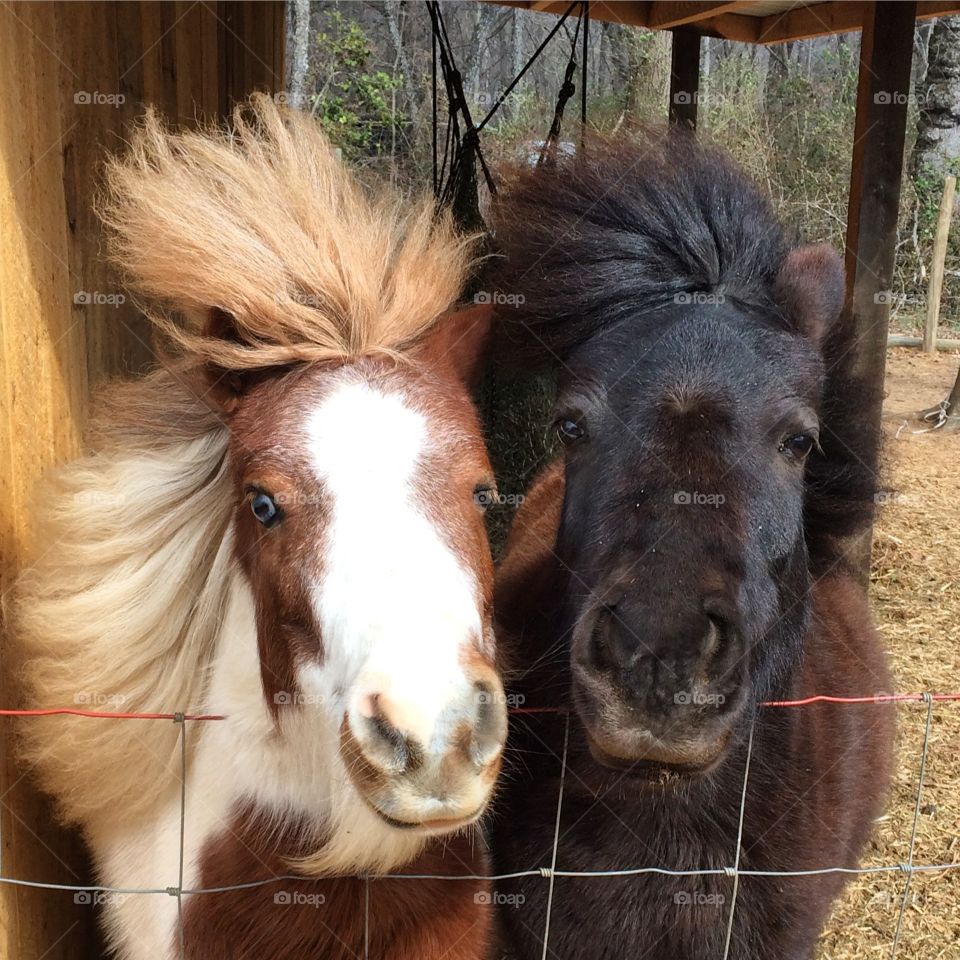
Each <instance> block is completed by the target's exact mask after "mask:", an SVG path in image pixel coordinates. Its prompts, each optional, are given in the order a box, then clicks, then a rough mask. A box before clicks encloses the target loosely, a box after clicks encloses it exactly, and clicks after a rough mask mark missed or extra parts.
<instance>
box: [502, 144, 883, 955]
mask: <svg viewBox="0 0 960 960" xmlns="http://www.w3.org/2000/svg"><path fill="white" fill-rule="evenodd" d="M500 209H501V218H500V222H499V224H498V239H499V241H500V242H501V243H502V244H503V248H504V252H505V254H506V259H505V264H506V265H505V266H504V267H503V269H502V271H501V273H500V277H499V281H498V286H499V288H500V289H499V292H500V293H502V294H504V295H510V296H501V297H499V298H498V299H499V300H501V301H505V302H508V303H512V304H516V305H515V306H513V307H510V308H507V309H505V310H504V311H503V319H504V333H505V335H506V337H507V339H508V342H509V343H510V352H511V354H512V356H513V358H514V359H515V360H516V358H518V357H519V358H520V359H521V360H523V359H526V360H527V361H528V362H529V363H530V364H531V365H534V366H536V365H543V364H546V363H549V364H552V365H553V366H554V368H555V369H556V370H557V372H558V377H559V388H558V396H557V401H556V410H555V422H556V430H557V432H558V434H559V438H560V440H561V443H562V444H563V446H564V452H563V455H562V457H561V458H560V459H559V460H558V461H556V462H555V463H553V464H552V465H551V466H549V467H548V468H547V469H546V471H545V472H544V473H543V474H542V475H541V477H540V478H539V479H538V480H537V481H536V482H535V483H534V485H533V487H532V489H531V490H530V491H529V494H528V498H527V501H526V503H525V504H524V505H523V507H522V508H521V510H520V512H519V514H518V516H517V518H516V520H515V524H514V528H513V530H512V534H511V537H510V539H509V542H508V545H507V550H506V556H505V559H504V561H503V565H502V568H501V571H500V575H499V584H498V592H497V595H496V609H497V615H498V620H499V622H500V625H501V626H502V627H503V628H504V634H503V635H502V646H503V647H504V648H505V649H506V651H507V656H508V657H509V658H510V661H511V662H510V667H511V670H512V674H513V679H512V681H511V683H510V693H511V695H512V696H515V697H516V698H517V699H518V700H521V699H522V700H523V702H524V705H525V707H526V708H534V710H535V709H536V708H541V707H545V708H549V707H554V706H560V705H569V706H570V708H571V711H572V712H571V714H570V716H569V744H568V746H567V749H566V771H565V786H564V795H563V805H562V814H561V819H560V826H559V841H558V844H557V849H556V867H557V869H558V870H564V871H612V870H623V869H631V868H643V867H653V868H662V869H665V870H667V871H692V872H693V873H692V874H690V875H678V874H677V873H667V874H657V873H641V874H638V875H633V876H608V877H600V878H583V877H573V878H571V877H564V876H557V877H556V878H555V880H554V893H553V903H552V918H551V922H550V924H549V956H556V957H564V958H572V957H577V958H591V957H597V958H599V957H604V958H609V957H622V956H630V957H638V958H639V957H649V958H656V960H719V958H722V957H725V956H729V957H730V958H734V960H805V958H809V957H811V956H812V954H813V951H814V947H815V944H816V941H817V937H818V934H819V932H820V930H821V927H822V925H823V922H824V920H825V918H826V916H827V913H828V911H829V909H830V905H831V903H832V902H833V900H834V899H835V898H836V896H837V895H838V894H839V892H840V890H841V888H842V886H843V883H844V880H845V877H844V875H843V874H841V873H837V872H826V873H823V874H818V875H814V876H793V877H765V876H752V875H746V876H741V877H740V878H739V887H738V889H737V888H735V881H734V877H733V876H732V870H730V869H729V868H731V867H733V866H734V865H735V864H736V865H737V866H738V867H739V869H740V870H743V871H806V870H821V869H828V868H837V867H846V868H849V867H853V866H854V865H855V864H856V863H857V858H858V856H859V855H860V853H861V851H862V850H863V847H864V844H865V843H866V840H867V838H868V836H869V835H870V831H871V826H872V823H873V820H874V818H875V817H876V816H877V814H878V813H879V811H880V808H881V803H882V799H883V796H884V791H885V787H886V784H887V780H888V774H889V769H890V755H891V744H892V731H893V727H892V712H891V711H890V710H889V709H888V708H887V707H886V706H883V705H875V704H868V705H862V706H840V705H830V704H825V703H820V704H815V705H811V706H807V707H796V708H772V707H766V708H765V707H762V706H761V704H763V703H764V702H766V701H779V700H788V699H797V698H803V697H806V696H809V695H811V694H835V695H841V696H843V695H868V696H870V695H874V694H877V693H878V692H881V691H888V690H889V689H890V681H889V677H888V674H887V668H886V665H885V661H884V655H883V651H882V649H881V645H880V642H879V639H878V637H877V634H876V633H875V631H874V629H873V627H872V626H871V623H870V612H869V608H868V604H867V599H866V597H865V595H864V591H863V589H862V588H861V586H860V584H859V583H858V582H857V580H856V578H855V577H854V576H853V575H852V573H851V571H850V569H848V566H847V564H846V562H845V560H844V553H843V550H842V547H841V541H842V538H845V537H848V536H850V535H853V534H856V533H859V532H861V531H863V530H865V529H866V528H867V526H868V524H869V521H870V518H871V514H872V505H873V492H874V469H873V468H874V464H875V444H874V441H875V439H876V438H875V436H874V435H872V434H871V433H870V431H868V430H864V429H863V428H862V426H861V425H860V424H859V422H858V417H859V411H860V406H859V403H860V400H861V398H862V397H863V396H864V395H865V393H866V390H867V388H866V385H864V384H861V383H858V382H857V380H856V379H855V378H854V377H853V376H852V375H851V373H850V363H849V360H850V353H851V350H852V349H853V348H854V346H855V344H854V343H853V341H852V333H851V331H850V329H849V328H848V326H847V325H846V324H845V323H844V321H843V320H842V319H840V314H841V308H842V303H843V296H844V275H843V267H842V265H841V263H840V260H839V258H838V257H837V255H836V254H835V253H834V252H833V251H832V250H830V249H828V248H826V247H804V246H796V245H793V244H791V243H790V242H789V241H788V240H787V238H786V237H785V235H784V231H783V230H782V229H781V227H780V226H779V225H778V223H777V222H776V220H775V218H774V216H773V214H772V211H771V209H770V207H769V205H768V203H767V202H766V201H765V200H764V198H763V197H762V196H761V195H760V194H759V192H758V191H757V189H756V188H755V187H754V186H753V185H752V184H751V183H750V182H749V181H748V180H747V179H746V178H745V177H744V175H743V174H742V173H741V172H740V171H739V170H738V169H736V168H735V167H734V166H733V165H732V164H731V163H730V162H728V161H727V160H726V159H725V158H723V157H722V156H720V155H718V154H717V153H715V152H713V151H711V150H709V149H706V148H703V147H701V146H698V145H697V144H696V143H695V142H694V141H693V140H692V139H689V138H687V137H685V136H682V135H680V134H664V135H657V136H655V137H651V138H650V140H649V145H648V146H646V147H638V146H635V145H627V144H625V143H621V144H608V145H604V144H601V143H594V144H592V145H588V151H587V153H586V155H585V158H581V159H576V160H575V159H571V160H565V161H563V162H561V164H560V165H559V166H557V167H555V168H553V169H549V170H539V171H535V172H533V171H531V172H527V173H524V174H522V175H521V176H520V179H519V182H518V184H517V185H516V186H515V188H514V189H513V191H512V192H510V193H509V194H508V195H507V196H506V197H505V198H504V199H503V201H502V203H501V207H500ZM565 723H566V720H565V718H564V716H563V715H554V714H549V713H545V714H537V713H535V712H530V713H528V714H526V715H520V716H518V717H517V719H516V722H515V723H513V725H512V726H513V729H512V732H511V735H510V741H509V757H510V759H509V761H508V774H507V775H506V777H505V783H504V794H503V796H502V798H501V800H500V802H499V803H498V810H497V818H496V821H495V824H494V831H493V846H494V858H495V867H496V870H497V872H498V873H499V874H504V873H510V872H514V871H525V870H531V869H535V868H537V867H543V866H550V865H551V863H552V860H553V856H554V830H555V820H556V816H557V799H558V793H559V791H560V778H561V766H562V758H563V755H564V732H565ZM751 731H752V741H751ZM748 760H749V778H747V776H746V773H747V769H746V768H747V763H748ZM745 781H746V782H747V788H746V798H745V805H744V811H743V812H744V816H743V824H742V831H743V832H742V843H741V845H740V849H739V851H738V849H737V837H738V829H739V825H740V811H741V796H742V792H743V790H744V783H745ZM698 871H706V872H705V873H698ZM548 889H549V884H548V882H547V881H546V880H544V879H543V878H541V877H537V876H534V877H522V878H518V879H513V880H504V881H501V882H500V883H499V886H498V891H497V893H498V900H499V902H500V903H501V904H503V906H502V908H501V910H500V915H501V918H502V926H503V931H504V938H505V942H506V946H507V949H508V951H509V952H510V953H511V955H513V956H516V957H522V958H533V957H537V958H539V957H540V956H541V955H542V954H543V942H544V937H545V931H546V929H547V926H548V925H547V921H546V914H547V896H548ZM735 889H737V893H736V903H735V904H734V891H735ZM731 913H732V916H733V920H732V928H731V929H730V933H729V937H730V942H729V953H726V952H725V947H726V940H727V937H728V922H729V918H730V916H731Z"/></svg>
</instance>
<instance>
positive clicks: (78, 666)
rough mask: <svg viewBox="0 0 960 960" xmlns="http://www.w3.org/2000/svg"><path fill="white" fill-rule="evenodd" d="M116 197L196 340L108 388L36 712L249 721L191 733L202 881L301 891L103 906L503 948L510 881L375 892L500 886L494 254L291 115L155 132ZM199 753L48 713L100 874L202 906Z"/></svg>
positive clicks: (147, 131) (178, 939) (347, 948)
mask: <svg viewBox="0 0 960 960" xmlns="http://www.w3.org/2000/svg"><path fill="white" fill-rule="evenodd" d="M107 183H108V191H107V196H106V198H105V201H104V203H103V204H102V216H103V219H104V221H105V223H106V225H107V227H108V228H109V229H110V232H111V236H112V238H113V240H112V252H113V255H114V257H115V259H116V260H117V261H118V262H119V264H120V265H121V266H122V268H123V269H124V270H125V272H126V274H127V276H128V279H129V281H130V284H131V286H132V288H133V289H135V290H136V291H137V292H138V293H139V294H140V295H141V296H142V297H143V298H144V301H145V302H146V303H148V304H150V309H149V316H150V317H151V318H152V319H153V320H154V322H155V323H156V325H157V326H158V327H159V328H160V330H161V332H162V333H163V334H164V335H165V337H166V339H167V341H168V345H169V346H171V347H172V348H173V349H169V350H168V353H169V354H170V360H169V362H168V363H167V364H166V365H165V368H164V369H162V370H158V371H156V372H154V373H151V374H149V375H148V376H145V377H143V378H141V379H139V380H136V381H133V382H129V383H124V384H121V385H118V386H115V387H114V388H113V389H112V390H111V391H109V392H108V394H107V396H106V397H105V398H103V399H102V402H101V405H100V408H99V410H98V414H97V417H96V428H95V431H94V438H93V445H92V450H91V452H90V453H89V455H88V456H86V457H85V458H84V459H81V460H78V461H77V462H75V463H71V464H69V465H67V466H66V467H64V468H63V469H61V470H60V471H59V473H58V475H57V477H56V478H55V487H54V489H52V490H50V491H48V494H47V497H46V498H45V500H44V501H43V502H42V503H41V504H40V513H41V515H42V517H43V520H44V521H45V522H44V523H43V524H42V525H41V527H40V532H39V534H38V538H37V539H38V545H39V554H38V556H37V558H36V560H35V562H34V563H33V565H32V567H31V568H30V569H29V570H28V571H27V572H26V573H25V574H24V575H23V577H22V578H21V580H20V582H19V586H18V591H17V600H16V610H15V627H16V632H17V635H18V637H19V641H20V643H21V645H22V647H23V649H24V653H25V667H24V676H25V683H26V686H27V690H28V700H29V705H30V706H32V707H45V708H55V707H75V706H77V705H91V706H94V707H96V708H97V709H101V710H109V711H114V712H144V711H146V712H178V711H179V712H184V713H188V714H222V715H225V717H226V719H225V720H222V721H213V720H211V721H207V722H202V723H200V722H198V723H194V724H189V723H188V728H187V730H186V734H187V743H186V750H187V754H186V793H185V809H184V814H185V816H184V823H185V835H184V845H185V846H184V854H183V876H182V889H183V890H184V891H191V890H192V891H200V890H209V889H210V888H219V887H224V886H231V885H236V884H256V883H257V882H258V881H270V879H271V878H275V877H279V876H284V875H293V876H294V877H296V878H297V879H294V880H282V881H280V882H277V883H269V882H268V883H266V884H265V885H260V886H250V887H248V888H246V889H242V890H239V891H230V892H208V893H192V894H191V893H184V894H183V896H182V919H181V918H178V903H177V898H176V897H168V896H162V895H161V896H156V895H154V896H148V895H139V896H138V895H129V896H111V897H106V898H104V899H105V901H106V907H105V911H104V913H105V923H106V929H107V931H108V935H109V939H110V943H111V945H112V946H113V948H114V949H115V950H116V952H117V954H118V955H119V956H120V957H122V958H123V960H162V958H166V957H174V956H177V957H179V956H181V950H183V955H185V956H186V957H189V958H193V960H199V958H202V960H226V958H228V957H229V958H251V960H279V958H298V960H299V958H306V957H316V958H320V957H323V958H332V957H355V956H362V955H364V951H365V949H367V950H368V951H369V956H371V957H384V956H389V957H391V958H410V960H423V958H429V957H440V956H443V957H445V958H447V960H455V958H462V960H468V958H477V957H480V956H482V954H483V952H484V949H485V946H486V943H487V926H488V916H487V912H488V910H489V907H488V905H487V904H488V903H489V899H490V898H489V897H488V896H484V895H483V894H484V892H485V890H486V887H485V885H484V883H483V882H482V881H477V882H443V881H442V880H433V881H430V880H424V881H421V880H411V879H397V880H382V879H381V880H377V879H373V880H371V881H370V882H369V885H366V884H365V882H364V881H363V880H359V879H356V878H355V876H356V875H357V874H367V875H374V877H376V876H378V875H382V874H384V873H386V872H388V871H392V872H398V871H400V872H405V873H415V874H429V875H440V876H443V875H448V874H479V873H484V872H486V870H485V866H486V864H485V854H484V852H483V846H482V843H481V841H480V839H479V836H478V834H477V832H476V830H477V828H476V827H475V826H474V825H475V823H476V821H477V819H478V817H479V816H480V815H481V813H482V812H483V810H484V808H485V805H486V803H487V800H488V798H489V796H490V793H491V790H492V787H493V784H494V781H495V779H496V776H497V772H498V769H499V766H500V753H501V748H502V744H503V740H504V738H505V735H506V712H505V707H504V697H503V694H502V688H501V685H500V681H499V679H498V677H497V674H496V673H495V671H494V669H493V666H492V664H493V659H494V637H493V632H492V628H491V598H492V564H491V558H490V553H489V549H488V545H487V540H486V534H485V529H484V521H483V516H482V504H483V503H484V502H488V501H489V499H490V497H489V488H490V487H491V486H492V483H493V479H492V473H491V468H490V464H489V462H488V459H487V455H486V452H485V449H484V445H483V442H482V438H481V430H480V426H479V423H478V420H477V417H476V415H475V412H474V409H473V406H472V404H471V401H470V399H469V395H468V389H467V383H468V381H469V380H470V377H471V369H472V366H473V363H474V361H475V360H476V359H477V358H478V357H479V356H480V354H481V350H482V346H483V343H484V340H485V335H486V331H487V327H488V320H487V317H486V316H485V315H484V314H483V313H482V312H479V311H477V310H469V311H464V312H462V313H459V314H457V313H453V314H450V313H449V311H448V308H449V307H450V306H451V304H453V303H454V302H455V301H456V300H457V297H458V296H459V294H460V292H461V289H462V286H463V283H464V280H465V276H466V274H467V271H468V269H469V268H470V263H471V243H470V241H469V240H467V239H464V238H462V237H460V236H458V235H456V234H455V232H454V230H453V228H452V226H451V224H450V222H449V221H448V220H447V219H445V218H443V217H437V216H436V215H435V213H434V210H433V208H432V204H431V202H430V200H429V199H428V198H423V199H420V200H409V199H404V198H401V197H399V196H396V195H394V194H393V193H389V192H385V191H384V190H382V189H381V190H380V191H379V192H377V193H375V194H374V193H371V192H370V191H367V190H365V189H364V188H362V187H361V186H360V185H359V184H358V183H357V182H355V180H354V179H353V178H352V177H351V175H350V174H349V173H348V172H347V170H346V169H345V168H344V167H343V165H342V164H341V163H340V161H339V160H338V159H337V157H336V155H335V153H334V152H333V150H332V149H331V148H330V146H329V145H328V143H327V142H326V141H325V139H324V138H323V136H322V135H321V134H320V132H319V131H318V130H317V128H316V127H315V126H314V125H313V124H312V122H311V121H310V120H309V119H307V118H306V117H303V116H300V115H296V114H294V113H287V112H284V111H281V110H279V109H278V108H277V107H276V106H274V104H273V103H272V102H271V101H270V100H269V99H267V98H264V97H259V98H255V99H253V100H252V101H251V102H250V104H248V105H247V106H246V107H241V108H239V109H238V110H237V111H236V112H235V115H234V118H233V125H232V128H231V129H230V130H229V131H215V130H207V131H205V132H200V133H197V132H186V133H178V134H174V133H170V132H167V131H166V130H165V129H164V128H163V127H162V125H161V124H160V123H159V122H158V120H157V119H156V118H155V117H154V116H152V115H148V116H147V118H146V120H145V122H144V123H143V125H142V126H141V127H140V129H139V130H138V131H137V132H136V134H135V136H134V137H133V141H132V145H131V148H130V150H129V152H128V154H127V155H126V157H124V158H120V159H114V160H112V161H111V162H110V164H109V166H108V169H107ZM438 318H439V319H438ZM178 736H179V727H178V725H177V724H174V723H170V722H161V721H146V720H134V719H90V718H79V717H64V716H58V717H54V718H50V719H38V720H32V721H30V724H29V725H28V726H25V735H24V744H23V758H24V760H25V761H26V762H27V763H29V764H31V765H34V766H35V768H36V770H37V772H38V773H39V776H40V778H41V781H42V783H43V785H44V786H45V788H46V789H47V790H48V791H49V792H50V793H51V794H53V795H54V796H55V797H56V798H57V800H58V802H59V808H60V811H61V813H62V815H63V817H64V818H65V819H66V820H67V821H70V822H73V823H77V824H79V825H81V827H82V829H83V832H84V834H85V836H86V838H87V840H88V842H89V845H90V847H91V849H92V851H93V854H94V857H95V861H96V868H97V875H98V880H99V882H100V883H101V884H103V885H105V886H108V887H120V888H128V889H130V888H132V889H154V890H156V889H157V888H160V889H162V888H165V887H174V888H176V887H178V886H180V884H181V879H180V869H181V861H180V852H179V847H180V829H181V798H180V794H181V777H180V772H181V757H180V745H179V743H178ZM441 837H442V838H443V839H442V840H440V839H439V838H441ZM367 923H369V928H368V929H367V930H365V925H366V924H367ZM365 939H366V940H367V942H366V943H365Z"/></svg>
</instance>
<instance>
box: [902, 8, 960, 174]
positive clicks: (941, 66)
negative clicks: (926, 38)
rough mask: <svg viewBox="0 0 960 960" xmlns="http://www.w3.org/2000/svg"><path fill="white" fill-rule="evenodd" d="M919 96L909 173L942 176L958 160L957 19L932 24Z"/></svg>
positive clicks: (959, 79) (959, 76)
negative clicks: (925, 73) (924, 72)
mask: <svg viewBox="0 0 960 960" xmlns="http://www.w3.org/2000/svg"><path fill="white" fill-rule="evenodd" d="M919 93H920V117H919V119H918V120H917V142H916V145H915V147H914V149H913V155H912V157H911V158H910V170H911V174H912V175H913V176H914V177H916V176H917V175H918V174H923V173H927V174H932V175H936V176H943V175H944V174H946V173H949V172H951V171H952V170H953V169H954V168H955V165H956V161H957V160H958V159H960V16H958V17H941V18H940V19H939V20H937V22H936V23H935V24H934V27H933V31H932V32H931V34H930V45H929V49H928V54H927V75H926V77H925V79H924V81H923V82H922V85H921V88H920V91H919Z"/></svg>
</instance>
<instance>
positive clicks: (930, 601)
mask: <svg viewBox="0 0 960 960" xmlns="http://www.w3.org/2000/svg"><path fill="white" fill-rule="evenodd" d="M957 359H958V358H957V357H956V356H949V355H946V356H945V355H940V356H936V357H926V356H924V355H922V354H920V353H919V352H918V351H915V350H913V351H911V350H893V351H891V354H890V357H889V360H888V368H887V394H888V395H887V400H886V405H885V420H886V422H885V428H884V434H885V450H884V461H885V465H886V467H885V469H886V473H887V483H888V486H889V488H890V492H889V493H888V494H887V495H886V496H885V497H884V500H885V501H886V502H885V503H883V505H882V506H881V509H880V512H879V517H878V521H877V527H876V536H875V540H874V551H873V568H872V573H871V585H872V600H873V607H874V612H875V615H876V618H877V622H878V625H879V627H880V630H881V631H882V633H883V635H884V638H885V640H886V644H887V649H888V650H889V653H890V660H891V664H892V667H893V673H894V679H895V689H896V690H897V691H898V692H915V691H916V692H918V691H930V692H937V693H947V692H957V691H960V536H958V530H960V484H958V472H960V470H958V468H960V436H958V435H957V434H952V435H951V434H941V433H927V434H915V433H913V432H912V431H913V430H916V429H918V427H917V425H916V424H911V423H907V424H906V425H904V420H905V417H904V414H905V413H907V412H909V411H915V410H919V409H922V408H923V407H926V406H931V405H933V404H934V403H936V402H937V401H938V400H940V399H942V398H943V397H944V396H946V394H947V393H948V392H949V389H950V386H951V385H952V383H953V377H954V376H955V375H956V369H957ZM925 719H926V706H925V705H924V704H922V703H917V704H905V705H901V706H900V707H898V720H899V730H898V735H897V773H896V777H895V781H894V785H893V789H892V792H891V796H890V801H889V803H888V807H887V812H886V814H885V816H884V817H883V818H882V820H881V821H880V823H879V824H878V826H877V831H876V835H875V838H874V841H873V842H872V844H871V846H870V849H869V851H868V852H867V855H866V857H865V858H864V866H880V865H884V864H891V863H900V862H904V861H906V860H907V857H908V855H909V841H910V832H911V828H912V825H913V816H914V806H915V803H916V789H917V776H918V772H919V766H920V754H921V748H922V745H923V733H924V725H925ZM957 862H960V703H941V704H936V705H935V706H934V714H933V725H932V729H931V736H930V744H929V752H928V758H927V769H926V775H925V778H924V788H923V797H922V807H921V814H920V817H919V819H918V822H917V840H916V847H915V850H914V863H915V864H930V863H957ZM905 880H906V877H905V875H904V874H901V873H893V874H881V875H875V876H866V877H862V878H859V879H858V880H857V881H856V882H854V883H852V884H851V885H850V886H849V887H848V888H847V891H846V893H845V895H844V897H843V898H842V900H841V901H840V902H839V903H838V905H837V907H836V909H835V910H834V913H833V916H832V917H831V920H830V923H829V925H828V927H827V930H826V932H825V933H824V936H823V938H822V940H821V944H820V950H819V953H818V957H819V958H820V960H880V958H884V960H886V958H889V957H890V952H891V947H892V944H893V937H894V931H895V929H896V924H897V915H898V913H899V910H900V902H901V898H902V895H903V890H904V885H905ZM958 902H960V870H953V871H946V872H942V873H932V874H915V875H914V878H913V881H912V883H911V886H910V896H909V899H908V902H907V907H906V911H905V914H904V920H903V929H902V932H901V938H900V946H899V949H898V951H897V957H898V960H920V958H923V960H936V958H956V957H960V911H958V909H957V903H958Z"/></svg>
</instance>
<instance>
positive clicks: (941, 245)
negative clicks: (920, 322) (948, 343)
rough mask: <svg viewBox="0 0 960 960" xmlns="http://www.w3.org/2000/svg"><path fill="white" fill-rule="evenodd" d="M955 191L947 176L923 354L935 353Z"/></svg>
mask: <svg viewBox="0 0 960 960" xmlns="http://www.w3.org/2000/svg"><path fill="white" fill-rule="evenodd" d="M956 189H957V178H956V177H950V176H948V177H947V178H946V180H945V181H944V183H943V197H942V198H941V199H940V218H939V219H938V220H937V236H936V238H935V239H934V241H933V262H932V263H931V264H930V285H929V286H928V288H927V322H926V324H925V325H924V328H923V352H924V353H936V352H937V324H938V323H939V322H940V297H941V295H942V294H943V264H944V261H945V260H946V258H947V240H948V239H949V237H950V220H951V218H952V217H953V197H954V193H955V192H956Z"/></svg>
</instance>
